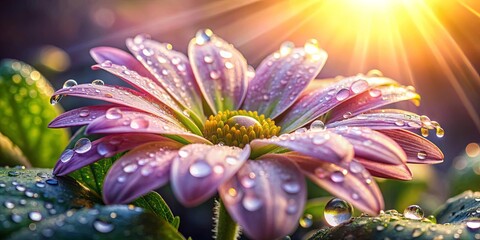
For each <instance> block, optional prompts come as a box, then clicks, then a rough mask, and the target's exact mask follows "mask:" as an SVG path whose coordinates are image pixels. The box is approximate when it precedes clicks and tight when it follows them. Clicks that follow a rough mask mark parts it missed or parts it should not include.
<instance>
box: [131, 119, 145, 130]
mask: <svg viewBox="0 0 480 240" xmlns="http://www.w3.org/2000/svg"><path fill="white" fill-rule="evenodd" d="M148 125H149V122H148V120H147V119H145V118H143V117H139V118H135V119H133V120H132V121H131V122H130V127H131V128H133V129H145V128H148Z"/></svg>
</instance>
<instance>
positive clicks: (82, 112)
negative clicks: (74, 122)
mask: <svg viewBox="0 0 480 240" xmlns="http://www.w3.org/2000/svg"><path fill="white" fill-rule="evenodd" d="M89 115H90V111H89V110H88V109H82V110H80V113H78V116H80V117H82V118H84V117H88V116H89Z"/></svg>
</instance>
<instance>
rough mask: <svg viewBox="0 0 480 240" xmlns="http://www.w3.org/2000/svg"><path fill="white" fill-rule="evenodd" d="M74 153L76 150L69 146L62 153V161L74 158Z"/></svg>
mask: <svg viewBox="0 0 480 240" xmlns="http://www.w3.org/2000/svg"><path fill="white" fill-rule="evenodd" d="M73 153H74V151H73V150H72V149H69V148H67V149H65V151H63V153H62V155H60V161H62V162H64V163H65V162H68V161H70V159H72V157H73Z"/></svg>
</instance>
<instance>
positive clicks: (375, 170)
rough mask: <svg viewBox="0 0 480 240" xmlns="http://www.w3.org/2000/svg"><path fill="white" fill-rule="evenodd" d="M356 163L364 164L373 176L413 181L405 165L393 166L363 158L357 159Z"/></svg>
mask: <svg viewBox="0 0 480 240" xmlns="http://www.w3.org/2000/svg"><path fill="white" fill-rule="evenodd" d="M355 161H357V162H359V163H360V164H362V165H363V166H364V167H365V168H366V169H367V170H368V171H369V172H370V174H372V176H375V177H381V178H390V179H398V180H406V181H408V180H412V172H410V169H409V168H408V166H407V164H405V163H402V164H398V165H392V164H385V163H380V162H374V161H370V160H365V159H361V158H356V159H355Z"/></svg>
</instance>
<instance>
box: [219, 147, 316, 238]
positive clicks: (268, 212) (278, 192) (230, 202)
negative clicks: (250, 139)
mask: <svg viewBox="0 0 480 240" xmlns="http://www.w3.org/2000/svg"><path fill="white" fill-rule="evenodd" d="M306 191H307V190H306V184H305V180H304V178H303V176H302V174H301V173H300V171H299V170H298V167H297V166H296V165H295V164H294V163H293V162H291V161H289V160H288V159H286V158H285V157H282V156H273V155H271V156H264V158H263V159H262V160H256V161H247V163H246V164H245V165H244V166H243V167H242V168H241V169H240V170H239V171H238V173H237V174H236V175H235V176H234V177H232V178H231V179H230V180H228V181H227V182H226V183H224V184H223V185H222V186H221V187H220V189H219V192H220V197H221V198H222V201H223V203H224V204H225V206H226V208H227V210H228V212H229V213H230V215H231V216H232V218H233V219H234V220H235V221H236V222H237V223H239V225H240V226H241V227H242V229H243V231H244V232H245V233H246V234H247V236H249V237H250V238H252V239H278V238H280V237H283V236H285V235H287V234H289V233H291V232H293V231H294V230H295V228H296V227H297V224H298V219H299V218H300V216H301V214H302V213H303V207H304V205H305V200H306V195H307V194H306Z"/></svg>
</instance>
